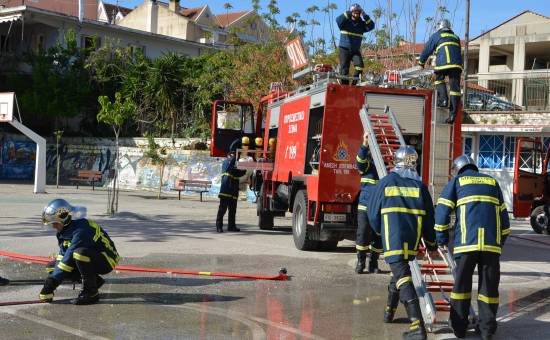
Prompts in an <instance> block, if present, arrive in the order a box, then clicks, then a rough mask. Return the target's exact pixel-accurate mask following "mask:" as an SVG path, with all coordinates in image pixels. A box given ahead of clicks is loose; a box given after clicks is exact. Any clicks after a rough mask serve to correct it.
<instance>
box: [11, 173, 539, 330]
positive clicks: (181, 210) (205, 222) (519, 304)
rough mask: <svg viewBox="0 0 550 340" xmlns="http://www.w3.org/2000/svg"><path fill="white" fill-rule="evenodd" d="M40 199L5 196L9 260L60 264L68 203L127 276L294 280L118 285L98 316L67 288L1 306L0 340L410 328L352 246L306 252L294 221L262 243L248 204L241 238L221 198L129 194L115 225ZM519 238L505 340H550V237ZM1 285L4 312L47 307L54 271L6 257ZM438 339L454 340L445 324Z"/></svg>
mask: <svg viewBox="0 0 550 340" xmlns="http://www.w3.org/2000/svg"><path fill="white" fill-rule="evenodd" d="M31 191H32V189H31V186H29V185H20V184H0V250H4V251H11V252H17V253H25V254H29V255H37V256H49V255H52V254H53V253H55V252H56V240H55V236H54V232H53V230H47V229H45V228H43V227H41V226H40V224H39V222H40V213H41V209H42V207H43V206H44V205H45V204H46V203H47V202H48V201H49V200H51V199H54V198H57V197H63V198H66V199H67V200H69V201H70V202H71V203H73V204H77V205H85V206H87V207H88V211H89V217H90V218H92V219H94V220H95V221H97V222H98V223H99V224H101V225H102V226H103V227H104V228H105V229H106V230H107V231H108V232H109V234H110V235H111V237H112V238H113V239H114V241H115V243H116V245H117V248H118V250H119V253H120V254H121V255H122V261H121V264H122V265H131V266H142V267H153V268H171V269H187V270H196V271H209V272H234V273H249V274H261V275H275V274H277V272H278V270H279V268H281V267H285V268H287V270H288V274H289V275H290V276H291V279H290V280H288V281H257V280H248V279H233V278H224V277H207V276H189V275H185V276H184V275H174V274H152V273H137V272H116V273H111V274H109V275H107V276H105V279H106V283H105V285H104V286H103V287H102V289H101V301H100V303H99V304H97V305H92V306H74V305H72V304H71V303H70V299H72V298H74V297H76V295H77V294H78V289H79V287H78V285H77V287H76V290H73V285H72V284H63V285H62V286H61V287H59V288H58V290H57V291H56V296H55V301H54V303H52V304H29V305H19V306H0V339H74V338H85V339H400V338H401V332H403V331H405V330H406V329H407V328H408V322H407V320H406V318H405V317H406V315H405V311H404V309H403V307H401V306H400V307H399V309H398V312H397V316H396V323H395V324H384V323H382V321H381V320H382V314H383V309H384V306H385V302H386V301H385V300H386V292H387V290H386V285H387V283H388V281H389V275H388V273H387V272H386V273H385V274H381V275H371V274H368V275H355V274H353V266H354V264H355V254H354V248H353V243H351V242H349V241H348V242H341V244H340V247H339V248H338V250H337V251H334V252H300V251H298V250H296V249H295V248H294V244H293V241H292V233H291V230H290V219H289V218H285V219H281V220H279V221H277V226H278V228H276V229H275V230H274V231H261V230H259V229H258V228H257V227H256V226H255V222H256V216H255V207H254V206H253V205H251V204H249V203H246V202H243V201H241V202H239V209H238V212H237V223H238V224H239V227H240V228H241V229H242V232H241V233H223V234H217V233H215V227H214V216H215V214H216V210H217V200H216V199H214V198H208V199H206V202H199V200H198V195H194V196H184V197H183V198H182V200H181V201H178V200H177V197H176V196H171V195H170V196H167V199H163V200H160V201H159V200H156V199H155V197H154V195H155V194H154V193H146V192H145V193H144V192H125V193H122V194H121V197H120V209H119V210H120V211H121V213H119V214H117V216H115V217H112V218H111V217H107V216H105V214H104V211H105V206H106V193H105V192H104V191H102V190H96V191H91V190H90V189H88V188H81V189H79V190H76V189H74V188H71V187H64V188H61V189H55V188H53V187H48V191H49V192H50V193H49V194H46V195H33V194H32V193H31ZM512 235H513V237H511V238H510V239H509V241H508V243H507V244H506V248H505V252H504V254H503V257H502V260H503V261H502V278H501V290H500V291H501V306H500V309H499V321H500V324H499V330H498V332H497V335H496V336H495V339H548V338H550V303H549V302H550V284H549V283H550V263H549V262H548V260H549V259H550V236H544V235H535V234H533V233H532V232H531V231H530V227H528V225H527V224H526V222H525V221H515V222H514V227H513V229H512ZM382 269H384V270H386V271H387V270H388V267H387V266H386V265H383V266H382ZM0 275H1V276H7V277H9V278H10V279H11V280H12V282H13V283H12V285H10V286H6V287H0V302H9V301H25V300H34V299H36V298H37V295H38V292H39V291H40V289H41V286H42V282H43V279H44V278H45V276H46V273H45V271H44V267H43V265H40V264H33V263H27V262H24V261H16V260H13V259H8V258H1V257H0ZM476 286H477V285H476V284H475V283H474V287H476ZM474 291H475V289H474ZM474 299H475V298H474ZM474 301H475V300H474ZM445 319H446V315H444V314H443V315H441V318H440V320H442V321H444V320H445ZM430 338H432V339H447V338H453V336H452V333H450V331H449V329H448V328H445V327H444V324H442V328H441V329H439V330H438V331H436V333H435V334H430ZM469 338H472V339H475V338H476V336H475V334H474V333H473V332H472V333H469Z"/></svg>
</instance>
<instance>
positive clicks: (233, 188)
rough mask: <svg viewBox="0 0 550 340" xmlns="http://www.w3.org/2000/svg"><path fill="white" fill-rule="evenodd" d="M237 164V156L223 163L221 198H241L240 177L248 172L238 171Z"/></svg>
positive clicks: (219, 195)
mask: <svg viewBox="0 0 550 340" xmlns="http://www.w3.org/2000/svg"><path fill="white" fill-rule="evenodd" d="M235 162H236V158H235V156H232V157H228V158H226V159H225V160H224V161H223V164H222V180H221V186H220V193H219V194H218V197H219V198H222V197H225V198H232V199H235V200H236V199H237V198H238V197H239V177H242V176H244V175H245V174H246V170H239V169H237V166H236V165H235Z"/></svg>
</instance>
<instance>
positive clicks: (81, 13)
mask: <svg viewBox="0 0 550 340" xmlns="http://www.w3.org/2000/svg"><path fill="white" fill-rule="evenodd" d="M82 19H84V0H78V21H80V22H82Z"/></svg>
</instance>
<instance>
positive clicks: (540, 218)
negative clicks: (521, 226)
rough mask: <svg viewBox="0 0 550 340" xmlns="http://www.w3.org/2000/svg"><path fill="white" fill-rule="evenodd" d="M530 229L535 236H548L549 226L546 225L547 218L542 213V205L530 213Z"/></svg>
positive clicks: (549, 232)
mask: <svg viewBox="0 0 550 340" xmlns="http://www.w3.org/2000/svg"><path fill="white" fill-rule="evenodd" d="M531 228H533V230H534V231H535V232H536V233H537V234H542V233H544V234H547V235H548V234H550V225H549V223H548V216H547V215H546V213H545V212H544V205H539V206H538V207H536V208H535V209H533V211H531Z"/></svg>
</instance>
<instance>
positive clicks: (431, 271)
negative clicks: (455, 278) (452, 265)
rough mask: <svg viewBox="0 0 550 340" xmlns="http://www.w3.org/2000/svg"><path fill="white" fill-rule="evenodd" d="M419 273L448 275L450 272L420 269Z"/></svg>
mask: <svg viewBox="0 0 550 340" xmlns="http://www.w3.org/2000/svg"><path fill="white" fill-rule="evenodd" d="M420 272H422V274H434V273H435V274H450V273H451V272H450V271H448V270H441V269H421V270H420Z"/></svg>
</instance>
